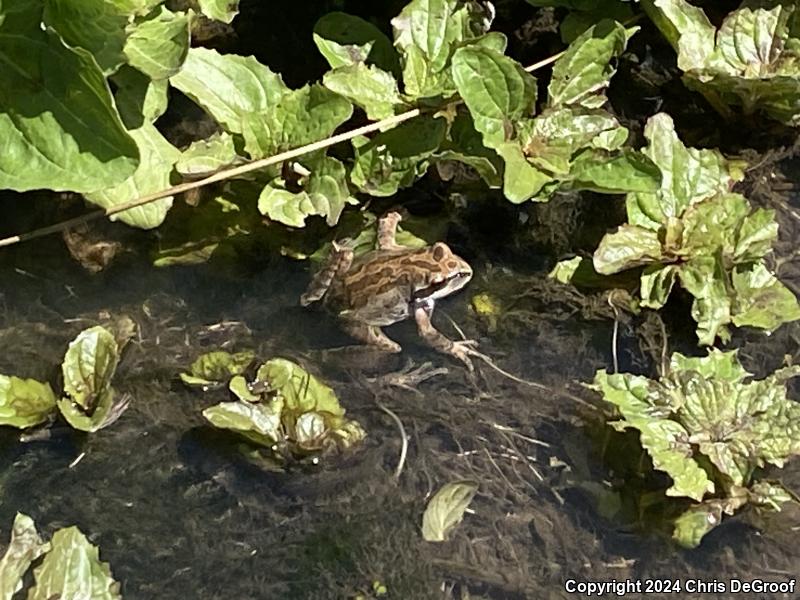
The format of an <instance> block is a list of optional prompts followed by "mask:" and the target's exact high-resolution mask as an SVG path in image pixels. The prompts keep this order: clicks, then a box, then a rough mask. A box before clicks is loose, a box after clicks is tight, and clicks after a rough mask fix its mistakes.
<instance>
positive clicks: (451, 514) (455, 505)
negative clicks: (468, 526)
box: [422, 481, 478, 542]
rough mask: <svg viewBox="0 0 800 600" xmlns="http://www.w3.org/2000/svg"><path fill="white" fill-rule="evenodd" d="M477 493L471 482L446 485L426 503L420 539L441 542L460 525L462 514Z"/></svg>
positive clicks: (476, 487) (455, 482)
mask: <svg viewBox="0 0 800 600" xmlns="http://www.w3.org/2000/svg"><path fill="white" fill-rule="evenodd" d="M477 491H478V485H477V484H476V483H473V482H471V481H454V482H451V483H446V484H445V485H443V486H442V487H441V488H439V491H438V492H436V494H434V496H433V498H431V499H430V501H429V502H428V506H427V507H426V508H425V512H424V513H423V515H422V537H423V539H424V540H425V541H426V542H443V541H445V539H446V536H447V533H448V532H449V531H450V530H451V529H453V528H454V527H455V526H456V525H458V524H459V523H461V520H462V519H463V518H464V512H465V511H466V510H467V507H468V506H469V504H470V502H472V498H473V497H475V493H476V492H477Z"/></svg>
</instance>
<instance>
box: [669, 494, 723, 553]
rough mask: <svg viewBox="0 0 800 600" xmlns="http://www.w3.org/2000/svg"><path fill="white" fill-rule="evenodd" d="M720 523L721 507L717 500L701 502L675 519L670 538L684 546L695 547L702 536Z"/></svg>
mask: <svg viewBox="0 0 800 600" xmlns="http://www.w3.org/2000/svg"><path fill="white" fill-rule="evenodd" d="M720 523H722V508H721V507H720V504H719V502H713V501H712V502H703V503H702V504H698V505H695V506H693V507H691V508H689V509H688V510H686V511H685V512H684V513H683V514H682V515H681V516H679V517H678V518H677V519H675V527H674V529H673V532H672V539H674V540H675V541H676V542H677V543H678V544H680V545H681V546H683V547H684V548H697V546H699V545H700V542H701V541H702V540H703V537H704V536H705V535H706V534H707V533H708V532H709V531H711V530H712V529H714V528H715V527H716V526H717V525H719V524H720Z"/></svg>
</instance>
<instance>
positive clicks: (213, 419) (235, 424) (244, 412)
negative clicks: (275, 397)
mask: <svg viewBox="0 0 800 600" xmlns="http://www.w3.org/2000/svg"><path fill="white" fill-rule="evenodd" d="M276 408H280V406H279V405H278V406H277V407H274V406H273V405H270V404H254V403H252V402H241V401H240V402H221V403H219V404H216V405H214V406H211V407H209V408H207V409H205V410H204V411H203V416H204V417H205V418H206V420H207V421H208V422H209V423H211V424H212V425H213V426H214V427H217V428H218V429H230V430H232V431H235V432H236V433H238V434H239V435H241V436H243V437H245V438H247V439H248V440H250V441H251V442H254V443H256V444H258V445H261V446H266V447H267V448H270V447H272V446H273V445H274V444H275V443H276V442H278V441H280V440H282V439H283V432H282V429H281V413H280V410H276Z"/></svg>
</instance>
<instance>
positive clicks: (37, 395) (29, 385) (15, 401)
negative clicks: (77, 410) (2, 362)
mask: <svg viewBox="0 0 800 600" xmlns="http://www.w3.org/2000/svg"><path fill="white" fill-rule="evenodd" d="M55 407H56V397H55V394H53V390H52V389H51V388H50V384H48V383H41V382H39V381H36V380H35V379H19V378H18V377H9V376H7V375H0V425H10V426H11V427H17V428H19V429H25V428H27V427H33V426H34V425H38V424H39V423H44V422H45V421H46V420H47V418H48V417H49V416H50V414H52V412H53V410H54V409H55Z"/></svg>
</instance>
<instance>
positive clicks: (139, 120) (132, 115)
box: [111, 65, 167, 130]
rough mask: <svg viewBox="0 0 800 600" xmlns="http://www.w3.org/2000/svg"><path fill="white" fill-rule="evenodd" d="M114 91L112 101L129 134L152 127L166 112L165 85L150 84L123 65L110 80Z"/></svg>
mask: <svg viewBox="0 0 800 600" xmlns="http://www.w3.org/2000/svg"><path fill="white" fill-rule="evenodd" d="M111 81H113V82H114V85H115V86H116V88H117V91H116V92H115V93H114V100H115V101H116V103H117V108H118V109H119V114H120V116H121V117H122V122H123V123H125V127H127V128H128V130H133V129H139V128H140V127H142V126H143V125H144V124H145V123H152V122H153V121H155V120H156V119H157V118H158V117H160V116H161V115H163V114H164V113H165V112H166V110H167V82H166V81H163V80H162V81H153V80H152V79H150V78H149V77H148V76H147V75H145V74H144V73H142V72H141V71H137V70H136V69H134V68H133V67H129V66H127V65H123V66H122V67H121V68H120V69H119V71H117V72H116V73H114V75H112V76H111Z"/></svg>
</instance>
